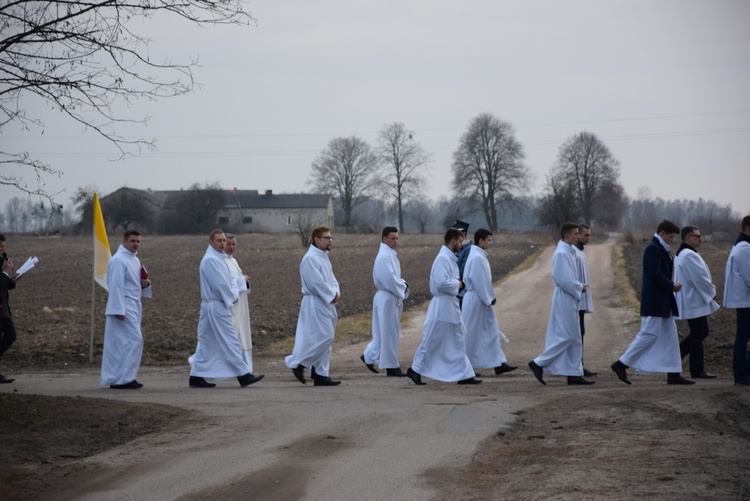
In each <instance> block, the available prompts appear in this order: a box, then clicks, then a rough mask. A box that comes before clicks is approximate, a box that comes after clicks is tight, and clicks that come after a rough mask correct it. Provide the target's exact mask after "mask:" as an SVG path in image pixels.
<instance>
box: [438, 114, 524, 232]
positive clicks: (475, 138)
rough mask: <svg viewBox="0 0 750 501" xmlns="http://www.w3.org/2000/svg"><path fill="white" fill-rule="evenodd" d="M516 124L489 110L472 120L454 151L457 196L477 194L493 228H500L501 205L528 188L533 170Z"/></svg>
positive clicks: (486, 217)
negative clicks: (519, 138)
mask: <svg viewBox="0 0 750 501" xmlns="http://www.w3.org/2000/svg"><path fill="white" fill-rule="evenodd" d="M523 159H524V153H523V147H522V146H521V143H519V142H518V141H517V140H516V138H515V132H514V130H513V126H512V125H511V124H510V123H509V122H506V121H503V120H501V119H499V118H497V117H495V116H493V115H491V114H489V113H484V114H482V115H479V116H478V117H476V118H474V119H473V120H472V121H471V122H469V127H468V129H467V131H466V132H465V133H464V134H463V136H461V141H460V144H459V146H458V149H457V150H456V151H455V152H454V153H453V188H454V190H455V194H456V196H457V197H461V196H466V197H476V198H477V199H478V200H479V201H480V202H481V204H482V211H483V212H484V216H485V219H486V220H487V225H488V226H489V227H490V230H492V231H496V230H497V229H498V206H499V202H500V201H502V200H512V199H513V198H515V197H516V196H518V195H520V194H522V193H524V192H526V191H528V187H529V183H530V180H531V173H530V171H529V169H528V168H527V167H526V166H525V165H524V163H523Z"/></svg>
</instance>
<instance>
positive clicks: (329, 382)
mask: <svg viewBox="0 0 750 501" xmlns="http://www.w3.org/2000/svg"><path fill="white" fill-rule="evenodd" d="M340 384H341V381H334V380H333V379H331V378H329V377H328V376H316V377H315V379H314V380H313V386H338V385H340Z"/></svg>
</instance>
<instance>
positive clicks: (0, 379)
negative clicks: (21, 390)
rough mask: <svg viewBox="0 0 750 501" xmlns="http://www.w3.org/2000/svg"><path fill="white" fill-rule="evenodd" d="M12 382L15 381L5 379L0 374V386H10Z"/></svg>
mask: <svg viewBox="0 0 750 501" xmlns="http://www.w3.org/2000/svg"><path fill="white" fill-rule="evenodd" d="M13 381H15V379H12V378H7V377H5V376H3V375H2V374H0V384H10V383H12V382H13Z"/></svg>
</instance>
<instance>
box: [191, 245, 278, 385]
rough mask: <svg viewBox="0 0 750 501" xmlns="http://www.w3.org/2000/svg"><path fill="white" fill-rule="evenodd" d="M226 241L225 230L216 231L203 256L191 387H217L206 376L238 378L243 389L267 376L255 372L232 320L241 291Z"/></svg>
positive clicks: (192, 357)
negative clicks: (243, 354)
mask: <svg viewBox="0 0 750 501" xmlns="http://www.w3.org/2000/svg"><path fill="white" fill-rule="evenodd" d="M226 242H227V237H226V235H224V232H223V231H221V230H214V231H212V232H211V235H210V236H209V240H208V249H206V254H205V255H204V256H203V259H201V264H200V282H201V311H200V316H199V317H198V345H197V346H196V348H195V353H194V354H193V355H192V356H191V357H190V358H189V359H188V362H190V380H189V385H190V387H191V388H213V387H214V386H216V384H215V383H211V382H209V381H207V380H206V379H215V380H221V379H230V378H233V377H236V378H237V381H238V382H239V383H240V386H242V387H243V388H244V387H245V386H248V385H250V384H253V383H256V382H258V381H260V380H261V379H263V374H258V375H257V376H255V375H253V374H252V372H251V371H250V367H248V365H247V363H245V361H244V360H243V358H242V346H241V345H240V339H239V337H238V336H237V331H236V330H235V329H234V324H233V323H232V305H233V304H235V303H236V302H237V301H238V299H239V296H240V292H239V286H238V284H237V280H235V278H234V276H233V275H232V272H231V270H230V269H229V264H228V263H227V255H226V254H225V253H224V247H225V245H226Z"/></svg>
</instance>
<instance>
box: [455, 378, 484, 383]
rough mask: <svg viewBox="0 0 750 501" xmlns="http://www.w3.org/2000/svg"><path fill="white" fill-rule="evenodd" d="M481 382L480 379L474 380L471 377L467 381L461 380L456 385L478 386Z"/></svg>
mask: <svg viewBox="0 0 750 501" xmlns="http://www.w3.org/2000/svg"><path fill="white" fill-rule="evenodd" d="M481 382H482V380H481V379H474V378H473V377H470V378H469V379H462V380H461V381H459V382H458V383H457V384H479V383H481Z"/></svg>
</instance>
